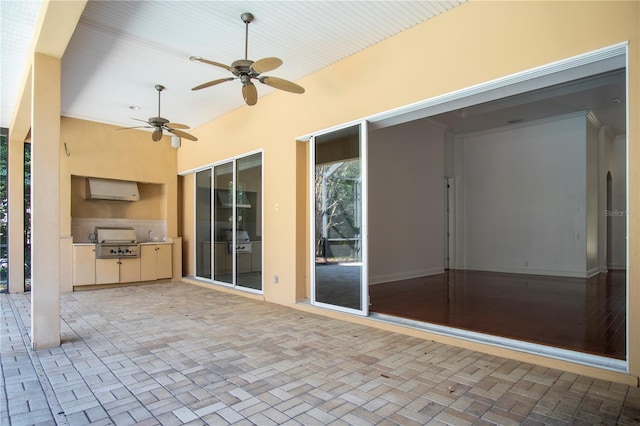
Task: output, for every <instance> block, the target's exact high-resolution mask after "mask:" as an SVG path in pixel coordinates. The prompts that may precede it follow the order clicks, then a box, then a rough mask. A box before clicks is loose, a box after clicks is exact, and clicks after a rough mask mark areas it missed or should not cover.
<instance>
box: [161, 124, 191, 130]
mask: <svg viewBox="0 0 640 426" xmlns="http://www.w3.org/2000/svg"><path fill="white" fill-rule="evenodd" d="M165 126H166V127H168V128H170V129H188V128H189V126H187V125H186V124H180V123H167V124H165Z"/></svg>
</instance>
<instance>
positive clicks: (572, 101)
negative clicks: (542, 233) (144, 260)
mask: <svg viewBox="0 0 640 426" xmlns="http://www.w3.org/2000/svg"><path fill="white" fill-rule="evenodd" d="M464 1H465V0H452V1H399V0H388V1H375V0H363V1H339V0H335V1H331V0H325V1H323V0H310V1H203V0H200V1H97V0H90V1H89V2H88V4H87V6H86V8H85V10H84V13H83V15H82V17H81V19H80V22H79V24H78V26H77V28H76V31H75V33H74V34H73V37H72V39H71V41H70V43H69V46H68V48H67V50H66V52H65V55H64V57H63V59H62V70H63V74H62V76H63V77H62V105H61V110H62V115H64V116H69V117H75V118H82V119H87V120H92V121H98V122H103V123H110V124H115V125H119V126H123V127H128V126H135V125H138V124H142V123H139V122H136V121H133V120H132V118H136V119H143V120H147V119H148V118H150V117H153V116H156V115H157V112H158V111H157V107H158V105H157V92H156V90H155V88H154V86H155V85H156V84H162V85H164V86H165V87H166V90H165V91H164V92H163V94H162V111H161V115H162V117H165V118H167V119H169V120H170V121H171V122H174V123H184V124H187V125H189V126H190V127H192V128H195V127H198V126H200V125H202V124H204V123H206V122H208V121H210V120H213V119H215V118H217V117H219V116H221V115H223V114H225V113H227V112H229V111H231V110H233V109H236V108H238V107H242V106H244V105H245V104H244V101H243V98H242V94H241V83H240V82H239V81H230V82H226V83H223V84H221V85H217V86H213V87H209V88H206V89H202V90H199V91H192V90H191V88H192V87H194V86H197V85H199V84H201V83H204V82H207V81H210V80H215V79H218V78H225V77H229V76H231V74H230V73H229V72H228V71H226V70H224V69H222V68H219V67H215V66H211V65H208V64H203V63H197V62H192V61H189V60H188V57H189V56H190V55H196V56H202V57H204V58H206V59H210V60H213V61H216V62H220V63H224V64H227V65H230V64H231V63H232V62H233V61H235V60H237V59H242V58H244V48H245V24H244V23H243V22H242V20H241V19H240V15H241V14H242V13H243V12H251V13H253V15H254V16H255V20H254V22H253V23H251V24H250V25H249V46H248V57H249V59H252V60H254V61H255V60H258V59H260V58H264V57H270V56H276V57H279V58H280V59H282V60H283V62H284V63H283V64H282V65H281V66H280V67H279V68H277V69H275V70H273V71H271V72H268V73H264V75H270V76H276V77H280V78H284V79H287V80H290V81H297V80H299V79H301V78H302V77H304V76H306V75H308V74H311V73H313V72H315V71H317V70H319V69H322V68H324V67H326V66H328V65H330V64H332V63H335V62H337V61H340V60H341V59H343V58H345V57H347V56H350V55H353V54H355V53H357V52H358V51H360V50H363V49H365V48H367V47H369V46H371V45H373V44H375V43H377V42H379V41H382V40H384V39H385V38H387V37H390V36H392V35H394V34H397V33H399V32H401V31H403V30H405V29H407V28H410V27H412V26H414V25H417V24H419V23H421V22H423V21H425V20H427V19H429V18H431V17H433V16H435V15H437V14H439V13H442V12H445V11H446V10H448V9H450V8H452V7H455V6H457V5H459V4H461V3H463V2H464ZM39 9H40V2H39V1H7V0H0V11H1V14H2V28H1V31H2V81H1V84H2V105H1V106H2V117H1V118H2V123H1V126H2V127H8V126H9V124H10V123H9V121H10V119H11V115H12V114H11V113H12V111H13V108H14V106H15V103H16V98H17V95H18V90H19V88H20V84H21V82H22V78H23V73H24V66H25V65H24V64H25V63H26V59H27V58H26V57H27V54H28V49H29V46H30V44H31V37H32V33H33V26H34V24H35V21H36V19H37V15H38V11H39ZM256 86H257V89H258V95H259V96H264V95H266V94H268V93H270V92H272V91H273V90H275V89H273V88H271V87H269V86H266V85H264V84H260V83H259V82H256ZM625 95H626V84H625V75H624V72H622V73H617V74H614V75H605V76H601V78H600V77H598V78H590V79H587V80H585V81H581V82H579V83H578V82H576V83H572V84H569V85H567V86H566V87H558V88H553V89H548V90H546V91H543V92H534V93H530V94H526V95H520V96H518V97H517V98H510V99H505V100H500V101H494V102H492V103H490V104H489V105H486V104H483V105H480V106H476V107H470V108H467V109H466V110H464V111H463V110H459V111H452V112H450V113H446V114H442V115H439V116H437V117H434V119H435V120H437V121H438V122H440V123H441V125H443V126H446V127H448V128H450V129H454V130H457V131H475V130H481V129H483V128H487V127H491V126H496V125H504V124H505V123H507V122H509V121H513V120H518V121H519V120H522V121H527V120H531V119H537V118H544V117H545V116H549V115H553V114H556V115H557V114H563V113H568V112H573V111H577V110H585V109H588V110H593V111H595V112H596V115H597V116H598V118H599V119H600V120H601V122H602V123H603V124H609V125H610V126H612V127H613V128H614V129H615V133H618V134H620V133H623V132H624V130H625V123H626V121H625V118H626V117H625V110H624V107H625V103H626V98H625ZM286 96H292V97H295V96H305V95H304V94H303V95H297V94H292V93H286ZM615 99H620V100H621V102H620V103H616V102H614V101H613V100H615ZM133 105H135V106H139V107H140V110H132V109H130V108H129V107H130V106H133ZM260 105H261V103H260V100H258V104H257V105H256V106H253V107H251V108H260Z"/></svg>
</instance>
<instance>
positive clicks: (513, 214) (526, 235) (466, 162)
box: [458, 113, 597, 276]
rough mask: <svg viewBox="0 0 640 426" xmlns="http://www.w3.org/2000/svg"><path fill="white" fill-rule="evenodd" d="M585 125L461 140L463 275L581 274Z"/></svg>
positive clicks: (561, 123)
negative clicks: (468, 271)
mask: <svg viewBox="0 0 640 426" xmlns="http://www.w3.org/2000/svg"><path fill="white" fill-rule="evenodd" d="M585 121H586V114H585V113H579V114H572V115H569V116H563V117H559V118H557V119H551V120H541V121H537V122H532V123H531V124H523V125H516V126H512V127H503V128H499V129H494V130H492V131H486V132H479V133H473V134H467V135H465V136H464V142H463V158H462V159H461V161H462V170H463V174H462V176H461V178H462V180H463V207H462V208H463V211H462V212H460V211H458V213H459V214H462V215H463V232H464V237H463V241H464V248H463V250H464V269H472V270H490V271H502V272H519V273H535V274H543V275H547V274H550V275H566V276H584V275H585V274H586V271H587V262H586V259H587V257H586V238H587V235H586V234H587V223H586V222H587V213H586V209H587V197H586V173H587V167H586V161H585V160H586V157H587V151H586V147H587V143H586V131H585V129H586V124H585ZM596 231H597V229H596Z"/></svg>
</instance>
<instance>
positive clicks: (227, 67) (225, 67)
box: [189, 56, 235, 71]
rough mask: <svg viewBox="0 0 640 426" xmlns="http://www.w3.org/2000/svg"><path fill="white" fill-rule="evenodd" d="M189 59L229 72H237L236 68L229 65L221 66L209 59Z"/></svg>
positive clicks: (196, 57)
mask: <svg viewBox="0 0 640 426" xmlns="http://www.w3.org/2000/svg"><path fill="white" fill-rule="evenodd" d="M189 59H190V60H192V61H194V62H202V63H204V64H209V65H213V66H214V67H220V68H224V69H225V70H227V71H235V68H233V67H230V66H229V65H225V64H221V63H220V62H215V61H210V60H209V59H204V58H201V57H200V56H189Z"/></svg>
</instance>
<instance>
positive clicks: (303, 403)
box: [0, 283, 640, 425]
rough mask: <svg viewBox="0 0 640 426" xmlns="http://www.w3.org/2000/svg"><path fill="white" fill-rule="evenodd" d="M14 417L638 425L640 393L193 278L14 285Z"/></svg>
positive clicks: (8, 393) (45, 421) (6, 303)
mask: <svg viewBox="0 0 640 426" xmlns="http://www.w3.org/2000/svg"><path fill="white" fill-rule="evenodd" d="M0 301H1V307H2V311H1V313H2V328H1V332H2V336H1V341H0V349H1V351H0V355H1V362H0V365H1V369H2V370H1V372H0V373H1V375H2V390H1V392H2V393H1V394H0V400H1V403H2V407H1V409H0V424H2V425H5V424H11V425H30V424H42V425H53V424H59V425H85V424H96V425H131V424H139V425H181V424H189V425H209V424H210V425H226V424H246V425H250V424H256V425H271V424H287V425H327V424H331V425H347V424H351V425H369V424H381V425H395V424H398V425H412V424H415V425H418V424H454V425H464V424H500V425H504V424H530V425H536V424H551V425H565V424H567V425H568V424H612V425H613V424H620V425H633V424H639V423H640V389H638V388H635V387H629V386H625V385H621V384H616V383H611V382H607V381H603V380H596V379H592V378H589V377H584V376H579V375H575V374H571V373H567V372H563V371H559V370H553V369H549V368H543V367H540V366H536V365H532V364H527V363H523V362H518V361H513V360H509V359H506V358H500V357H495V356H489V355H485V354H482V353H479V352H474V351H470V350H465V349H460V348H456V347H453V346H448V345H444V344H440V343H436V342H432V341H428V340H422V339H418V338H415V337H408V336H404V335H400V334H396V333H392V332H387V331H382V330H378V329H374V328H369V327H366V326H362V325H357V324H352V323H348V322H344V321H339V320H334V319H330V318H326V317H322V316H318V315H314V314H310V313H306V312H301V311H297V310H295V309H290V308H287V307H283V306H280V305H275V304H271V303H265V302H258V301H254V300H251V299H248V298H244V297H241V296H235V295H231V294H227V293H224V292H219V291H215V290H210V289H206V288H202V287H198V286H194V285H190V284H184V283H165V284H157V285H139V286H125V287H119V288H105V289H98V290H91V291H80V292H75V293H70V294H63V295H62V296H61V317H62V330H61V331H62V345H61V346H59V347H56V348H52V349H48V350H39V351H33V350H31V349H30V348H29V341H30V338H29V324H30V318H29V315H30V300H29V294H28V293H25V294H12V295H7V294H2V295H1V296H0Z"/></svg>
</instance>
